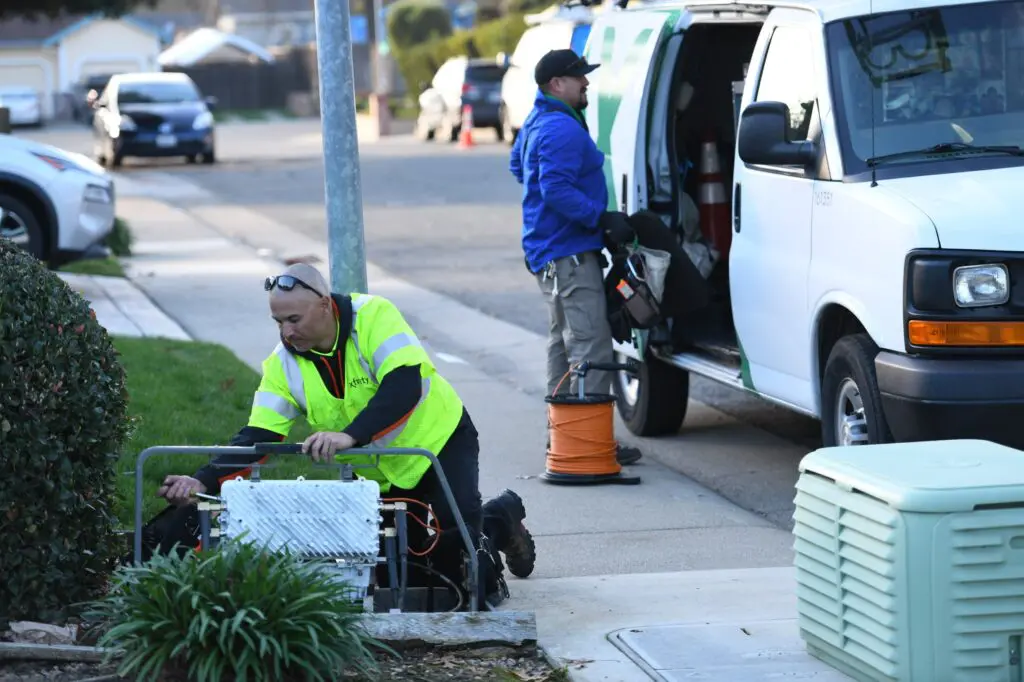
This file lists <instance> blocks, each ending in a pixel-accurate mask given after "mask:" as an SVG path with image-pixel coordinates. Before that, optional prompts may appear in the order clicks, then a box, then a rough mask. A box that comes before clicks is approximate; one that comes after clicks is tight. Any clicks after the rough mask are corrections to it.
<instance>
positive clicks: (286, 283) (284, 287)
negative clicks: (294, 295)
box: [263, 275, 323, 296]
mask: <svg viewBox="0 0 1024 682" xmlns="http://www.w3.org/2000/svg"><path fill="white" fill-rule="evenodd" d="M275 286H276V287H277V288H278V289H280V290H281V291H291V290H292V289H294V288H295V287H296V286H300V287H302V288H303V289H309V290H310V291H312V292H313V293H314V294H316V295H317V296H323V294H321V293H320V292H319V291H317V290H316V289H314V288H313V287H311V286H309V285H308V284H306V283H305V282H303V281H302V280H301V279H299V278H298V277H293V276H292V275H277V276H276V277H267V279H266V280H265V281H264V282H263V289H264V290H265V291H270V290H271V289H273V288H274V287H275Z"/></svg>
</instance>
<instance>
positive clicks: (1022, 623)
mask: <svg viewBox="0 0 1024 682" xmlns="http://www.w3.org/2000/svg"><path fill="white" fill-rule="evenodd" d="M796 489H797V493H796V500H795V501H796V511H795V513H794V517H793V518H794V522H795V526H794V529H793V533H794V535H795V543H794V548H795V564H796V576H797V604H798V607H797V608H798V623H799V629H800V635H801V637H802V638H803V639H804V641H805V642H806V644H807V648H808V651H809V652H810V653H811V654H812V655H813V656H815V657H816V658H819V659H821V660H822V661H824V662H826V663H828V664H829V665H831V666H832V667H834V668H836V669H838V670H840V671H842V672H844V673H846V674H847V675H849V676H850V677H853V678H854V679H857V680H871V681H880V680H885V681H894V682H896V681H898V682H961V681H962V682H1011V681H1017V680H1024V670H1022V668H1021V638H1022V636H1024V452H1021V451H1018V450H1013V449H1011V448H1006V447H1003V446H1000V445H996V444H994V443H990V442H987V441H974V440H961V441H929V442H923V443H901V444H889V445H868V446H859V447H838V448H825V449H821V450H817V451H815V452H812V453H810V454H809V455H807V456H806V457H804V459H803V461H802V462H801V463H800V476H799V479H798V481H797V484H796Z"/></svg>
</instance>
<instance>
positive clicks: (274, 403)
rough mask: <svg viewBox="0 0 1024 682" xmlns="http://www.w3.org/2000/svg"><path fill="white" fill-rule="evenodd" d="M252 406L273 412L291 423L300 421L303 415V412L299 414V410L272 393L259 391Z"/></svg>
mask: <svg viewBox="0 0 1024 682" xmlns="http://www.w3.org/2000/svg"><path fill="white" fill-rule="evenodd" d="M252 406H253V407H262V408H265V409H268V410H273V411H274V412H276V413H277V414H279V415H281V417H283V418H284V419H287V420H289V421H291V420H293V419H298V418H299V415H300V414H301V412H299V410H297V409H296V408H295V406H294V405H292V404H291V403H290V402H288V401H287V400H285V399H284V398H282V397H281V396H279V395H277V394H276V393H270V392H268V391H257V392H256V395H255V396H253V399H252Z"/></svg>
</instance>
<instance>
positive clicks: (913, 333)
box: [907, 320, 1024, 346]
mask: <svg viewBox="0 0 1024 682" xmlns="http://www.w3.org/2000/svg"><path fill="white" fill-rule="evenodd" d="M907 332H908V336H909V337H910V343H912V344H913V345H915V346H1024V322H928V321H925V320H911V321H910V323H909V324H908V325H907Z"/></svg>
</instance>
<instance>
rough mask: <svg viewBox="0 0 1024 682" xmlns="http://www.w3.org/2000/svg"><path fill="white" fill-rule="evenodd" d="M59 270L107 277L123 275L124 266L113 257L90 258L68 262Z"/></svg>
mask: <svg viewBox="0 0 1024 682" xmlns="http://www.w3.org/2000/svg"><path fill="white" fill-rule="evenodd" d="M60 271H61V272H71V273H76V274H79V275H105V276H107V277H124V276H125V275H124V268H122V267H121V261H119V260H118V259H117V258H114V257H112V256H111V257H108V258H90V259H89V260H80V261H76V262H74V263H69V264H67V265H65V266H64V267H62V268H60Z"/></svg>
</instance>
